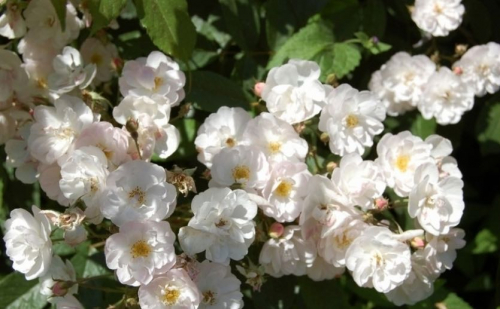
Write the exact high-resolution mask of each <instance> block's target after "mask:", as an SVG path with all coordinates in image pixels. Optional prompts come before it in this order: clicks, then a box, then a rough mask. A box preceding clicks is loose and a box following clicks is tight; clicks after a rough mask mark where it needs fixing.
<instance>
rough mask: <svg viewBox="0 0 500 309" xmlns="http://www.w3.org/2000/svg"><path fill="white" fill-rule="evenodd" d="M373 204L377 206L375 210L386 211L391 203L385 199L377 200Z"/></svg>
mask: <svg viewBox="0 0 500 309" xmlns="http://www.w3.org/2000/svg"><path fill="white" fill-rule="evenodd" d="M373 203H374V204H375V208H376V209H377V210H380V211H382V210H384V209H386V208H387V206H389V201H388V200H387V199H386V198H383V197H379V198H376V199H375V200H374V201H373Z"/></svg>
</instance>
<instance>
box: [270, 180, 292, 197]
mask: <svg viewBox="0 0 500 309" xmlns="http://www.w3.org/2000/svg"><path fill="white" fill-rule="evenodd" d="M292 189H293V184H292V183H291V182H290V181H286V180H283V181H282V182H281V183H280V184H279V185H278V187H276V189H275V190H274V194H276V195H277V196H279V197H288V196H290V192H292Z"/></svg>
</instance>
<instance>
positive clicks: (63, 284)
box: [52, 281, 73, 297]
mask: <svg viewBox="0 0 500 309" xmlns="http://www.w3.org/2000/svg"><path fill="white" fill-rule="evenodd" d="M72 286H73V283H72V282H67V281H56V283H55V284H54V285H53V286H52V295H54V296H57V297H63V296H64V295H66V294H67V293H68V290H69V289H70V288H71V287H72Z"/></svg>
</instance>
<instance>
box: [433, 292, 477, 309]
mask: <svg viewBox="0 0 500 309" xmlns="http://www.w3.org/2000/svg"><path fill="white" fill-rule="evenodd" d="M441 304H443V305H444V308H450V309H451V308H453V309H472V307H471V306H470V305H469V304H468V303H467V302H466V301H464V300H463V299H461V298H460V297H458V296H457V294H455V293H449V294H448V296H446V298H445V299H444V300H443V301H442V302H441ZM436 307H438V306H437V304H436Z"/></svg>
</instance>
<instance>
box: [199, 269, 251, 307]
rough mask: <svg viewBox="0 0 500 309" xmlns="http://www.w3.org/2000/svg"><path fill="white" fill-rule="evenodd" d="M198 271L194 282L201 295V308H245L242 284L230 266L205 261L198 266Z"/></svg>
mask: <svg viewBox="0 0 500 309" xmlns="http://www.w3.org/2000/svg"><path fill="white" fill-rule="evenodd" d="M198 271H199V273H198V276H197V277H196V279H195V280H194V282H195V283H196V286H197V287H198V290H199V291H200V294H201V295H200V296H201V303H200V307H199V308H207V309H208V308H210V309H225V308H230V309H238V308H243V294H242V293H241V292H240V285H241V282H240V280H238V278H236V276H235V275H233V274H232V273H231V267H230V266H225V265H221V264H218V263H211V262H209V261H207V260H205V261H203V262H202V263H200V264H199V265H198Z"/></svg>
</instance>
